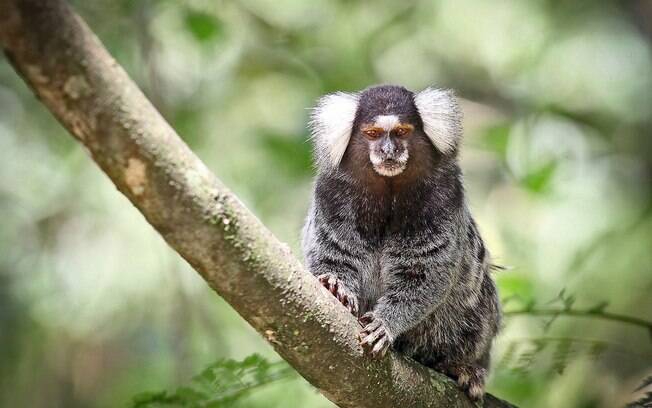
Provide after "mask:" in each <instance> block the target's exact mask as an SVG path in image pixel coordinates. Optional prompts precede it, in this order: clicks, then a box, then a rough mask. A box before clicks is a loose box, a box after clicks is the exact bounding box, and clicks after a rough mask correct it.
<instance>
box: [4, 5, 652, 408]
mask: <svg viewBox="0 0 652 408" xmlns="http://www.w3.org/2000/svg"><path fill="white" fill-rule="evenodd" d="M73 4H74V5H75V7H76V9H77V11H78V12H79V13H80V14H81V15H82V17H83V18H84V19H85V20H86V21H87V22H88V24H89V25H90V27H91V28H92V29H93V30H94V31H95V32H96V33H97V35H98V36H99V37H100V39H101V40H102V41H103V43H104V44H105V45H106V47H107V48H108V49H109V51H110V52H111V53H112V54H113V55H114V57H115V58H116V59H117V60H118V62H119V63H120V64H122V65H123V66H124V67H125V69H126V70H127V71H128V73H129V74H130V75H131V77H132V78H133V79H134V80H135V81H136V82H137V83H138V85H139V86H140V87H141V88H142V89H143V90H144V91H145V93H146V94H147V95H148V97H149V98H150V99H151V100H152V102H153V103H154V104H155V105H156V107H157V108H158V109H159V110H160V111H161V112H162V114H163V115H164V116H165V118H166V119H167V120H168V121H170V122H171V123H172V125H173V126H174V127H175V129H176V130H177V131H178V132H179V134H180V135H181V136H182V137H183V138H184V140H185V141H186V142H187V143H188V144H189V145H190V146H191V147H192V149H193V150H194V151H195V152H196V153H197V154H198V155H199V156H200V157H201V158H202V159H203V160H204V161H205V162H206V163H207V164H208V166H209V167H210V168H211V169H212V170H213V171H214V172H215V173H216V174H217V175H218V177H220V178H221V179H222V180H223V181H224V182H225V183H226V184H227V185H228V186H229V187H230V188H231V189H232V190H233V191H235V193H236V194H237V195H238V196H239V197H240V198H241V199H242V200H243V202H245V203H246V205H247V206H248V207H249V208H250V209H251V210H252V211H253V212H254V213H255V214H256V215H257V216H259V217H260V218H261V219H262V221H263V222H264V223H265V224H266V225H267V226H268V227H269V228H270V229H271V230H272V231H273V232H274V233H275V234H276V235H277V236H278V237H279V238H280V239H281V240H282V241H285V242H287V243H288V244H289V245H290V246H291V247H292V248H293V249H294V250H295V253H296V254H297V256H300V250H299V231H300V228H301V224H302V221H303V217H304V214H305V212H306V210H307V206H308V202H309V198H310V190H311V179H312V175H313V170H312V167H311V163H310V160H311V158H310V144H309V143H308V141H307V137H308V134H307V130H306V122H307V118H308V110H307V108H308V107H310V106H311V105H312V104H313V103H314V101H315V99H316V98H317V97H318V96H320V95H322V94H324V93H327V92H332V91H336V90H347V91H353V90H359V89H362V88H364V87H367V86H369V85H372V84H377V83H393V84H401V85H404V86H406V87H408V88H409V89H412V90H420V89H422V88H424V87H426V86H430V85H437V86H441V87H450V88H454V89H456V90H457V93H458V95H459V96H460V97H461V98H462V107H463V110H464V113H465V120H464V124H465V129H466V134H465V143H464V147H463V152H462V167H463V169H464V172H465V175H466V187H467V191H468V199H469V202H470V206H471V208H472V210H473V212H474V214H475V217H476V218H477V220H478V222H479V225H480V229H481V231H482V233H483V235H484V237H485V239H486V240H487V241H488V246H489V248H490V249H491V251H492V254H493V255H494V257H495V260H496V262H497V263H499V264H501V265H504V266H506V267H507V270H505V271H499V272H497V273H496V275H495V278H496V279H497V281H498V285H499V288H500V292H501V297H502V298H503V300H504V304H505V306H504V307H505V310H508V311H510V310H511V311H523V312H525V314H522V315H508V316H506V318H505V324H504V329H503V330H502V333H501V335H500V336H499V337H498V339H497V341H496V343H495V347H494V350H493V351H494V352H493V361H494V364H493V369H492V374H491V378H490V382H489V386H488V389H489V391H490V392H492V393H494V394H496V395H498V396H500V397H502V398H504V399H507V400H510V401H511V402H513V403H516V404H519V405H520V406H522V407H542V408H543V407H605V408H607V407H609V408H611V407H618V406H623V405H625V404H626V403H628V402H631V401H633V400H635V399H636V398H638V397H640V395H641V392H639V393H638V394H636V393H634V392H633V391H634V389H636V388H637V386H638V385H639V384H640V383H641V381H642V380H643V379H644V378H645V377H646V376H648V375H651V374H652V337H651V336H652V332H650V331H646V329H645V328H644V327H643V326H642V325H640V324H639V325H637V324H631V323H626V322H622V321H618V320H617V319H615V320H614V319H611V320H609V319H607V318H606V317H605V316H604V314H605V313H615V314H618V315H624V316H629V317H635V318H638V319H641V320H643V321H648V322H649V321H652V200H651V196H650V193H651V190H650V187H651V183H650V180H651V178H650V176H651V175H652V46H651V44H652V3H650V2H649V1H645V0H640V1H628V2H624V1H599V2H597V1H590V0H586V1H550V0H549V1H542V0H541V1H521V0H498V1H491V2H490V1H483V0H475V1H471V0H444V1H426V0H423V1H403V2H399V1H390V0H385V1H374V2H372V1H326V0H318V1H300V0H239V1H209V0H204V1H202V0H197V1H171V0H167V1H166V0H139V1H135V0H132V1H127V0H119V1H116V0H93V1H81V0H76V1H74V2H73ZM2 58H4V57H2ZM0 214H2V222H1V225H2V226H1V227H0V406H7V407H9V406H12V407H53V406H61V407H113V406H127V405H129V404H130V401H131V399H132V397H133V396H134V395H135V394H138V393H140V392H143V391H147V390H165V389H172V390H173V389H175V388H176V387H178V386H181V385H184V384H187V383H188V382H189V381H190V379H191V378H192V377H193V375H195V374H197V373H198V372H200V371H201V369H202V368H204V367H205V366H207V365H208V364H209V363H212V362H214V361H216V360H218V359H220V358H227V357H228V358H233V359H242V358H244V357H246V356H247V355H250V354H251V353H254V352H256V353H260V354H262V355H263V356H264V357H266V358H267V359H269V361H278V360H279V359H280V357H278V356H277V355H276V354H275V353H274V352H273V350H272V348H271V347H270V346H269V345H268V344H267V343H266V342H265V341H264V340H262V339H261V338H260V337H259V336H258V335H257V334H256V333H255V332H254V331H253V330H252V329H251V328H250V327H248V326H247V324H246V323H245V322H244V320H242V319H241V318H240V317H239V316H238V315H237V314H236V313H235V312H234V311H233V310H232V309H231V308H230V307H229V306H228V305H227V304H226V303H225V302H224V301H222V300H221V299H220V298H219V297H218V296H217V295H215V294H214V293H213V292H212V291H211V290H209V289H208V288H207V286H206V285H205V284H204V282H203V281H202V280H201V279H200V278H199V277H198V276H197V274H196V273H194V272H193V271H192V270H191V268H190V267H189V266H188V265H187V264H186V263H185V262H184V261H182V260H181V259H180V257H179V256H178V255H177V254H176V253H175V252H173V251H172V250H171V249H170V248H169V247H167V246H166V244H165V243H164V242H163V240H162V239H161V238H160V237H159V235H158V234H157V233H156V232H155V231H154V230H153V229H152V228H151V227H150V226H149V225H148V224H147V223H146V222H145V220H144V219H143V218H142V216H141V215H140V214H139V213H138V211H137V210H136V209H135V208H134V207H132V206H131V204H130V203H129V202H128V201H127V200H126V199H125V198H124V197H123V196H122V195H120V194H119V193H118V192H117V190H116V189H115V188H114V187H113V185H112V184H111V182H110V181H109V180H108V178H107V177H106V176H104V175H103V174H102V173H101V172H100V170H99V169H98V168H97V167H96V166H95V165H94V164H93V162H92V161H91V160H90V159H89V157H88V155H87V154H86V152H85V151H84V150H83V149H82V148H81V147H80V146H79V145H78V144H77V143H76V142H74V141H73V139H72V138H71V137H69V136H68V135H67V134H66V132H65V131H64V130H63V128H62V127H61V126H60V125H59V124H58V123H57V122H56V121H55V120H54V119H53V118H52V116H51V115H50V114H49V113H48V112H47V111H46V109H45V108H44V107H43V106H42V105H41V104H40V103H39V102H38V101H37V100H36V99H35V98H34V97H33V96H32V94H31V93H30V92H29V90H28V89H27V87H26V86H25V85H24V84H23V83H22V82H21V80H20V79H19V78H18V77H17V75H16V74H15V73H14V72H13V70H12V69H11V67H10V66H9V64H7V63H6V61H4V60H2V61H0ZM550 310H553V311H564V313H573V312H574V311H577V312H578V313H580V314H583V316H576V317H572V316H566V315H560V316H557V318H555V317H554V314H553V315H549V314H548V315H546V314H545V313H543V312H545V311H550ZM537 311H538V312H542V313H543V315H538V314H537ZM229 406H234V407H298V408H299V407H301V408H302V407H332V404H331V403H330V402H329V401H328V400H326V398H324V397H322V396H321V395H320V394H319V393H318V392H317V391H316V390H314V389H313V388H312V387H311V386H310V385H309V384H308V383H307V382H305V381H304V380H303V379H301V378H300V377H298V376H290V377H289V378H285V379H283V380H279V381H274V382H271V383H270V384H268V385H264V386H260V387H256V388H255V389H252V390H251V391H250V392H247V393H245V394H244V395H243V396H242V397H240V398H238V399H237V400H236V401H235V402H232V403H230V405H229Z"/></svg>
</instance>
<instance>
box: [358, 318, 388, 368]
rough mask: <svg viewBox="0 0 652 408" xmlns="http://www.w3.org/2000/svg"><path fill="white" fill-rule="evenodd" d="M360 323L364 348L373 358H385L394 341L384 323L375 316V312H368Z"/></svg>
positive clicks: (361, 342) (361, 340)
mask: <svg viewBox="0 0 652 408" xmlns="http://www.w3.org/2000/svg"><path fill="white" fill-rule="evenodd" d="M360 323H361V324H362V330H361V331H360V345H362V348H364V349H365V351H367V352H369V353H371V355H372V356H373V357H382V356H384V355H385V353H387V350H388V349H389V346H391V345H392V342H393V341H394V339H393V338H392V335H391V334H390V333H389V331H388V330H387V328H386V327H385V325H384V324H383V322H382V321H381V320H380V319H378V317H376V315H374V312H367V313H365V314H364V315H362V317H361V318H360Z"/></svg>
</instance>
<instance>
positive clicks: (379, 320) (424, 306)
mask: <svg viewBox="0 0 652 408" xmlns="http://www.w3.org/2000/svg"><path fill="white" fill-rule="evenodd" d="M403 242H406V243H407V242H414V243H415V245H414V246H409V245H406V244H403V243H398V244H397V245H396V246H395V247H394V248H391V249H390V250H388V251H387V252H386V254H384V261H383V263H384V265H385V268H386V269H385V271H384V272H383V275H384V277H385V294H384V295H383V296H382V297H381V298H380V299H378V302H377V304H376V306H375V308H374V310H373V311H372V312H369V313H367V314H365V316H363V318H362V323H363V325H365V327H364V329H363V332H362V344H363V346H367V347H369V348H370V349H371V350H372V353H373V354H384V352H385V351H386V350H387V348H388V347H389V345H390V344H391V343H392V342H393V341H394V340H395V339H396V338H397V337H398V336H399V335H400V334H402V333H404V332H405V331H407V330H410V329H412V328H414V327H415V326H417V325H418V324H419V323H420V322H421V321H423V319H424V318H425V317H426V316H428V315H429V314H430V313H431V312H432V311H433V310H434V309H435V308H436V307H437V306H438V305H439V304H440V303H441V302H443V301H444V299H445V298H446V296H447V295H448V292H449V291H450V289H451V288H452V285H453V284H454V282H455V279H456V271H457V270H458V269H459V262H460V251H459V249H458V240H457V239H456V237H454V236H440V237H437V238H434V239H433V238H431V237H422V239H416V240H411V241H403Z"/></svg>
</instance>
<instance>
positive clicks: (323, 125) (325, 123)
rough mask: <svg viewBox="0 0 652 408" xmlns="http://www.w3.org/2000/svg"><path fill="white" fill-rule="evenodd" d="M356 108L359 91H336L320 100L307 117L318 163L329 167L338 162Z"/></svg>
mask: <svg viewBox="0 0 652 408" xmlns="http://www.w3.org/2000/svg"><path fill="white" fill-rule="evenodd" d="M357 110H358V94H349V93H344V92H337V93H334V94H330V95H326V96H323V97H321V98H320V99H319V102H318V103H317V106H316V107H315V108H314V109H313V110H312V114H311V120H310V128H311V133H312V138H313V140H314V143H315V146H316V149H317V161H318V162H319V163H324V162H326V163H324V164H327V165H330V166H332V167H336V166H337V165H338V164H339V163H340V161H341V160H342V156H343V155H344V152H345V151H346V147H347V146H348V145H349V139H351V130H352V128H353V121H354V120H355V113H356V111H357ZM326 156H327V158H326Z"/></svg>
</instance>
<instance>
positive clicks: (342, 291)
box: [317, 273, 358, 317]
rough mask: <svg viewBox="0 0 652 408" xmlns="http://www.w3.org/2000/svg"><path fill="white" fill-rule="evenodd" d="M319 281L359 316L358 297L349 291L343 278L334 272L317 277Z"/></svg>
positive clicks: (350, 310) (353, 313) (352, 312)
mask: <svg viewBox="0 0 652 408" xmlns="http://www.w3.org/2000/svg"><path fill="white" fill-rule="evenodd" d="M317 279H319V283H321V284H322V286H323V287H325V288H326V289H328V291H329V292H330V293H332V294H333V296H335V298H337V300H339V301H340V303H341V304H342V305H344V307H346V308H347V309H348V310H349V312H351V314H352V315H354V316H356V317H357V316H358V298H357V297H356V296H355V295H354V294H353V293H351V291H349V290H348V289H347V288H346V286H344V284H343V283H342V281H341V280H339V279H337V276H335V275H333V274H332V273H325V274H323V275H319V276H318V277H317Z"/></svg>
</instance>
